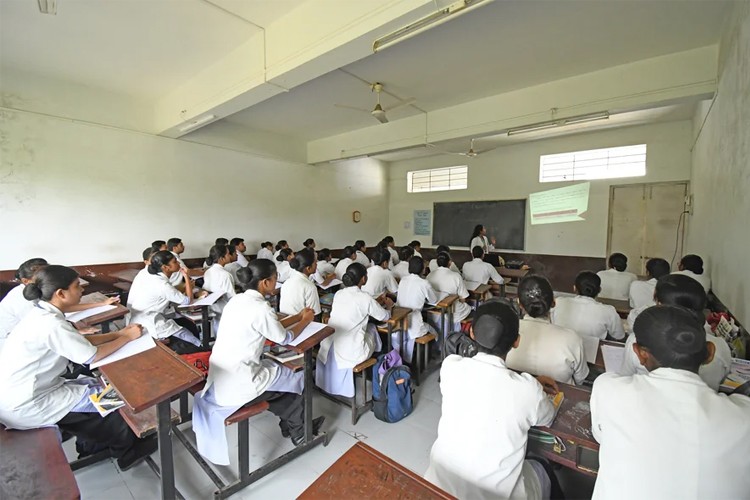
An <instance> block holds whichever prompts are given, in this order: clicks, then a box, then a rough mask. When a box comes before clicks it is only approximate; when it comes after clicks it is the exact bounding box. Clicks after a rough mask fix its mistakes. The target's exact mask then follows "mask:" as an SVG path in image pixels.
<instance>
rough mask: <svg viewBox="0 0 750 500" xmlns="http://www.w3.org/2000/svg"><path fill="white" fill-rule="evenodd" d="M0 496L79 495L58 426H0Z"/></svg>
mask: <svg viewBox="0 0 750 500" xmlns="http://www.w3.org/2000/svg"><path fill="white" fill-rule="evenodd" d="M0 450H2V453H0V498H8V499H11V498H24V499H25V498H54V499H56V500H57V499H62V500H67V499H74V498H81V492H80V491H79V490H78V485H77V484H76V480H75V476H73V471H72V470H71V469H70V466H69V465H68V460H67V459H66V458H65V453H64V452H63V449H62V445H61V444H60V440H59V438H58V434H57V429H55V428H54V427H44V428H41V429H31V430H26V431H16V430H7V429H5V427H3V426H0Z"/></svg>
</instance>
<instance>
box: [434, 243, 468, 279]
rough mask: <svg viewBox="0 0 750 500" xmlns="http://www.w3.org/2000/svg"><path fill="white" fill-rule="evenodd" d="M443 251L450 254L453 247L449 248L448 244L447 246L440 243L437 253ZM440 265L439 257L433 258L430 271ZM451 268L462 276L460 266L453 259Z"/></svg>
mask: <svg viewBox="0 0 750 500" xmlns="http://www.w3.org/2000/svg"><path fill="white" fill-rule="evenodd" d="M443 252H445V253H447V254H448V255H450V253H451V249H450V248H448V246H446V245H438V247H437V250H436V254H440V253H443ZM438 267H439V266H438V262H437V259H432V260H431V261H430V264H429V268H430V272H432V271H434V270H435V269H437V268H438ZM450 270H451V271H453V272H454V273H458V275H459V276H461V271H459V270H458V266H456V264H455V263H454V262H453V261H451V266H450Z"/></svg>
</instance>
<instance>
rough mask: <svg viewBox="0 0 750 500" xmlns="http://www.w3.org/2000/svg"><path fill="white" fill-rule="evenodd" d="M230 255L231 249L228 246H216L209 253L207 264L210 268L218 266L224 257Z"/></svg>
mask: <svg viewBox="0 0 750 500" xmlns="http://www.w3.org/2000/svg"><path fill="white" fill-rule="evenodd" d="M228 253H229V247H228V246H226V245H214V246H212V247H211V249H210V250H209V251H208V257H206V264H208V265H209V266H211V265H213V264H216V263H218V262H219V260H221V258H222V257H224V256H225V255H227V254H228Z"/></svg>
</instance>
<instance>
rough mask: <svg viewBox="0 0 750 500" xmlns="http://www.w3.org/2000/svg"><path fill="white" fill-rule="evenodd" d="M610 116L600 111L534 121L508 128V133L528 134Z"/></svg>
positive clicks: (604, 118)
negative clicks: (538, 121) (539, 121)
mask: <svg viewBox="0 0 750 500" xmlns="http://www.w3.org/2000/svg"><path fill="white" fill-rule="evenodd" d="M608 118H609V112H607V111H601V112H599V113H590V114H588V115H580V116H571V117H570V118H560V119H559V120H550V121H547V122H541V123H533V124H531V125H524V126H523V127H515V128H512V129H509V130H508V135H509V136H510V135H517V134H526V133H528V132H537V131H539V130H546V129H550V128H557V127H565V126H566V125H575V124H578V123H587V122H594V121H598V120H606V119H608Z"/></svg>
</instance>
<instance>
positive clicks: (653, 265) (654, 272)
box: [646, 257, 671, 280]
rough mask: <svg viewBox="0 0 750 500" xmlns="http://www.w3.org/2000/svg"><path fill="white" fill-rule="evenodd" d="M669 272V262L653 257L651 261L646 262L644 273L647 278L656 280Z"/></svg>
mask: <svg viewBox="0 0 750 500" xmlns="http://www.w3.org/2000/svg"><path fill="white" fill-rule="evenodd" d="M670 271H671V269H670V268H669V262H667V261H666V260H664V259H660V258H658V257H655V258H653V259H648V261H647V262H646V272H647V273H648V275H649V276H651V277H652V278H656V279H657V280H658V279H659V278H661V277H662V276H666V275H667V274H669V272H670Z"/></svg>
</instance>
